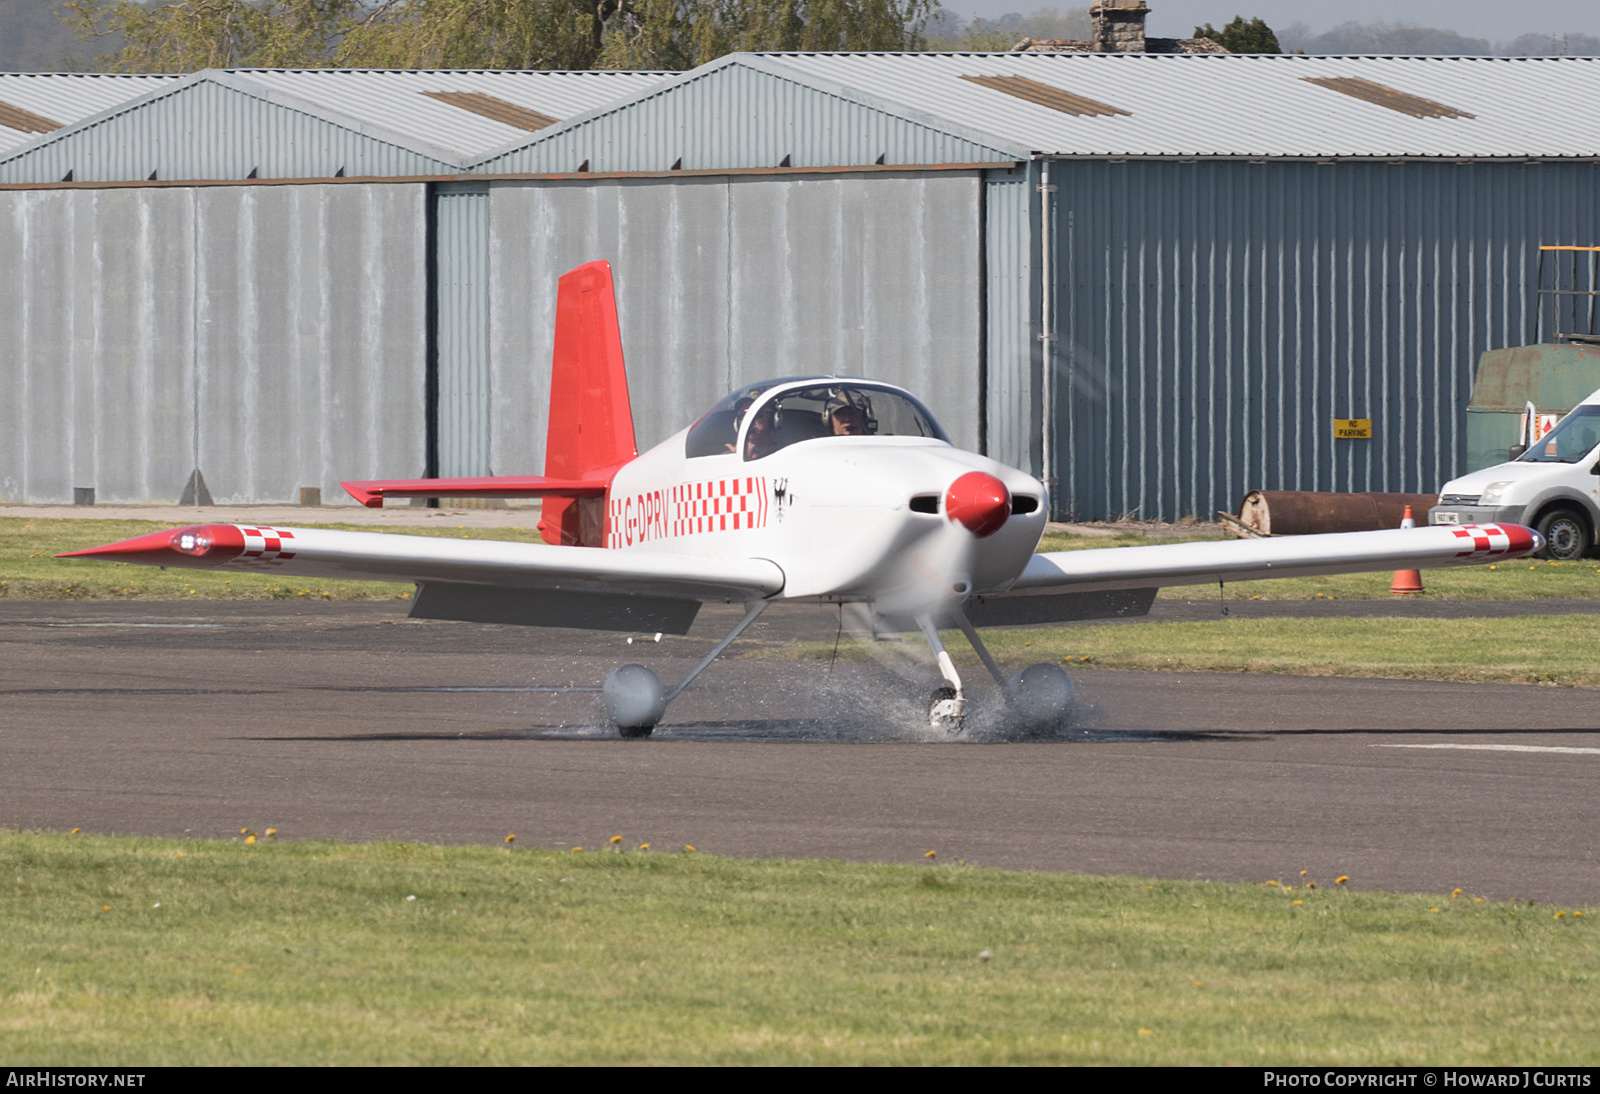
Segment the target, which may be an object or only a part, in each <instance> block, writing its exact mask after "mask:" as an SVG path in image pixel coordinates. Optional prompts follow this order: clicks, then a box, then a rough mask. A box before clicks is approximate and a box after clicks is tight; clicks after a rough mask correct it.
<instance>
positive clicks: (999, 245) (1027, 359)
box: [984, 168, 1083, 504]
mask: <svg viewBox="0 0 1600 1094" xmlns="http://www.w3.org/2000/svg"><path fill="white" fill-rule="evenodd" d="M1032 186H1033V182H1032V174H1031V172H1030V170H1029V169H1026V168H1024V169H1019V170H1013V171H990V172H989V173H988V175H987V176H986V178H985V181H984V210H985V212H984V217H985V224H984V250H985V254H984V276H985V278H986V280H987V285H986V290H987V291H986V298H987V302H988V316H987V320H986V323H985V328H986V335H985V336H986V339H987V343H988V344H987V347H986V359H987V366H988V391H987V392H985V396H986V398H985V402H986V404H987V413H988V419H989V420H988V422H987V423H986V435H987V437H988V441H989V455H990V456H992V457H993V458H994V459H997V460H999V461H1000V462H1001V463H1004V464H1009V465H1010V466H1012V467H1020V468H1022V469H1024V470H1027V471H1030V472H1033V473H1038V472H1039V423H1040V417H1039V406H1038V397H1037V392H1038V389H1039V385H1038V379H1037V376H1038V371H1039V368H1040V365H1041V361H1042V356H1041V353H1040V342H1039V338H1038V334H1039V316H1038V298H1039V283H1038V279H1039V274H1038V256H1037V254H1036V253H1035V251H1036V245H1037V241H1038V238H1039V232H1038V228H1037V216H1036V213H1035V208H1036V206H1035V205H1034V201H1033V197H1034V191H1033V189H1032ZM1066 348H1067V347H1063V349H1064V350H1065V349H1066ZM1075 349H1076V352H1074V353H1071V354H1064V356H1066V365H1067V370H1068V371H1067V373H1066V375H1067V377H1068V378H1069V381H1070V378H1071V377H1072V376H1073V373H1072V371H1071V369H1072V367H1073V362H1074V361H1076V360H1079V359H1081V358H1082V356H1083V354H1082V352H1081V347H1076V348H1075ZM1056 500H1057V504H1061V503H1062V499H1056Z"/></svg>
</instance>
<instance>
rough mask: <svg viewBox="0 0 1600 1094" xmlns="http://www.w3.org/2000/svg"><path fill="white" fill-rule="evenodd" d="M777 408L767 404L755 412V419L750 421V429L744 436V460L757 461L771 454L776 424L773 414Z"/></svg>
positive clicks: (775, 436) (775, 434)
mask: <svg viewBox="0 0 1600 1094" xmlns="http://www.w3.org/2000/svg"><path fill="white" fill-rule="evenodd" d="M776 410H777V406H776V404H774V403H767V404H766V405H765V406H763V407H762V408H761V409H760V410H758V411H756V413H755V417H753V418H751V419H750V428H749V429H748V430H746V431H745V435H744V458H745V459H747V460H759V459H760V458H761V457H762V456H767V455H770V454H771V453H772V450H773V446H774V443H775V442H776V441H777V432H778V431H777V422H776V420H775V417H776V415H775V412H776Z"/></svg>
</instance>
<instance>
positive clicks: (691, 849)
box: [683, 843, 694, 854]
mask: <svg viewBox="0 0 1600 1094" xmlns="http://www.w3.org/2000/svg"><path fill="white" fill-rule="evenodd" d="M683 849H684V850H685V851H688V852H690V853H691V854H692V853H693V852H694V844H692V843H686V844H684V845H683Z"/></svg>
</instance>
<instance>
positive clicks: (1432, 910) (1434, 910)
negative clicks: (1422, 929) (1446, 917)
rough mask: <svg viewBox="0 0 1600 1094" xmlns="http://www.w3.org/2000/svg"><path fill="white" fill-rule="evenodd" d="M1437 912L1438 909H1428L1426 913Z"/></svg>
mask: <svg viewBox="0 0 1600 1094" xmlns="http://www.w3.org/2000/svg"><path fill="white" fill-rule="evenodd" d="M1438 910H1439V909H1437V908H1429V909H1428V911H1430V912H1437V911H1438Z"/></svg>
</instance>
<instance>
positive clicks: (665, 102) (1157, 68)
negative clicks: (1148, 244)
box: [480, 53, 1600, 170]
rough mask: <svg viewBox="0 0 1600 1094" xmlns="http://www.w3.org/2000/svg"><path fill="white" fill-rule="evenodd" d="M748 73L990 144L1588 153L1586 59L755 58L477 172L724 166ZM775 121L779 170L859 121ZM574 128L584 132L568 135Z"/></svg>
mask: <svg viewBox="0 0 1600 1094" xmlns="http://www.w3.org/2000/svg"><path fill="white" fill-rule="evenodd" d="M758 75H759V76H760V77H764V78H765V80H766V81H767V82H768V83H769V84H772V85H777V84H787V85H790V86H791V87H804V88H806V89H808V92H809V97H810V98H811V99H813V100H815V101H816V103H817V104H820V103H823V102H826V103H828V104H829V107H828V109H829V110H830V111H834V112H836V111H837V110H838V109H839V104H841V103H849V104H852V105H853V106H854V107H856V108H864V109H865V111H866V112H867V113H869V114H870V113H874V112H876V113H879V114H892V115H895V116H897V117H899V118H902V119H906V120H908V121H915V122H916V123H918V125H920V126H921V127H923V128H926V129H929V130H933V131H938V132H942V133H946V134H952V135H955V134H959V135H960V136H961V137H962V138H963V139H964V140H966V141H968V142H970V143H972V144H973V145H975V146H984V147H988V148H991V149H993V150H994V151H995V153H996V154H999V153H1000V152H1004V151H1007V150H1010V151H1011V152H1012V153H1013V154H1014V153H1015V152H1016V151H1017V150H1024V151H1025V152H1031V153H1035V154H1044V155H1052V156H1089V157H1097V158H1103V157H1122V156H1130V157H1131V156H1160V157H1202V156H1228V157H1312V158H1331V157H1338V158H1343V157H1370V158H1380V159H1390V158H1413V157H1427V158H1432V157H1444V158H1452V159H1454V158H1473V159H1478V158H1496V157H1506V158H1528V157H1532V158H1570V157H1584V158H1591V157H1600V58H1589V57H1560V58H1492V57H1306V56H1294V55H1291V56H1248V55H1206V54H1202V55H1194V56H1183V55H1155V54H1142V55H1141V54H1097V53H765V54H734V55H732V56H729V57H725V58H722V59H721V60H719V61H715V62H712V63H711V64H709V65H703V66H701V67H700V68H698V69H695V70H693V71H692V72H687V73H683V74H681V75H679V76H677V77H675V78H673V79H671V80H667V81H664V82H662V83H660V84H657V85H655V86H653V87H650V88H648V89H646V90H644V91H641V92H638V93H635V94H634V95H633V96H631V97H630V98H629V99H625V100H623V101H620V102H616V103H610V104H607V105H605V106H603V107H601V108H599V109H597V110H594V111H591V112H590V113H589V114H586V115H581V116H579V117H576V118H573V119H571V120H570V121H568V122H566V123H565V124H564V125H562V126H557V127H551V128H550V129H549V130H546V131H543V132H540V133H539V134H538V135H537V136H536V137H534V138H533V139H531V140H523V141H519V142H517V144H516V145H515V146H513V147H510V148H506V149H502V150H501V151H500V152H498V153H496V154H495V155H494V156H492V157H486V159H485V160H484V161H480V163H482V164H483V165H485V166H488V165H489V164H490V163H493V164H494V165H495V166H493V167H490V168H489V169H492V170H557V169H560V170H571V169H572V168H571V167H564V168H558V167H556V166H554V164H555V162H558V161H559V162H564V161H565V160H571V161H572V162H574V163H576V162H577V161H578V160H579V159H582V158H586V156H585V152H586V148H585V144H586V143H589V144H592V146H593V150H594V151H595V153H596V154H597V155H599V156H600V157H602V159H601V160H597V161H596V162H594V163H592V164H591V170H662V169H665V168H666V167H668V165H669V164H670V162H671V159H670V157H671V156H673V155H676V154H678V153H676V152H674V151H673V150H672V148H671V147H669V146H671V145H672V141H670V140H666V139H664V138H663V136H662V130H663V129H664V128H670V127H676V128H677V129H678V130H679V131H680V135H679V137H678V140H677V144H678V146H690V145H697V146H699V147H700V148H703V149H705V150H706V152H708V153H711V152H712V149H718V150H719V151H716V152H714V153H712V155H713V156H714V157H717V156H720V157H722V158H726V159H729V160H732V159H737V158H738V157H739V154H740V153H739V149H740V148H748V147H751V146H754V145H755V144H757V143H760V142H762V141H767V142H769V143H770V139H771V136H772V134H771V133H770V130H771V128H772V126H773V125H774V119H773V118H770V117H768V116H767V115H766V114H763V113H762V111H763V110H766V111H767V113H768V114H770V113H771V111H770V109H769V108H768V107H767V106H766V103H767V101H768V100H770V99H772V98H773V97H774V96H775V94H776V92H774V91H763V90H760V89H758V88H756V87H755V86H754V84H753V80H754V78H755V77H757V76H758ZM718 84H720V85H724V88H725V90H724V91H723V92H722V93H719V92H717V91H716V90H715V89H714V85H718ZM707 85H712V86H707ZM802 97H805V96H802ZM813 105H814V106H815V104H813ZM860 112H861V111H860V109H858V110H856V111H855V113H857V114H860ZM847 113H848V112H847ZM784 114H785V116H784V118H783V124H784V126H785V127H786V128H787V129H788V130H789V131H790V132H789V133H786V134H784V135H783V142H786V143H787V145H788V146H792V151H791V152H790V153H786V154H790V155H792V160H791V162H792V163H793V165H794V166H802V165H812V164H821V163H824V162H838V161H837V160H836V159H835V160H832V161H830V160H829V159H828V157H830V156H835V157H836V156H837V155H838V153H839V152H840V151H841V149H842V147H843V146H844V145H845V144H847V143H848V139H847V132H846V131H848V130H849V129H850V127H851V126H852V125H856V124H864V122H863V120H862V119H861V118H857V119H856V121H851V120H850V119H849V118H847V117H845V116H843V115H838V114H836V113H828V114H822V113H819V112H818V110H817V109H814V108H807V107H802V106H799V105H798V102H797V103H795V104H794V105H791V106H789V107H787V108H785V111H784ZM627 115H638V116H637V117H632V118H629V117H627ZM822 118H826V119H828V124H822V123H821V122H820V121H819V122H818V123H816V124H812V125H811V127H810V131H809V132H804V131H802V130H805V128H806V126H807V122H808V120H809V119H822ZM841 124H843V126H844V129H843V130H841V128H840V125H841ZM585 130H589V131H592V132H593V137H592V140H589V141H587V142H586V140H585V137H584V131H585ZM627 133H631V134H638V135H647V136H648V138H649V140H650V141H651V142H652V143H653V144H654V145H655V155H656V158H658V159H665V160H666V162H662V163H659V164H656V163H648V164H647V163H645V162H642V161H640V160H639V157H638V155H637V154H635V156H634V161H633V162H630V163H628V164H627V165H626V166H624V165H621V164H618V165H616V166H612V165H610V164H609V162H608V161H606V160H605V157H608V156H615V155H617V154H618V153H617V149H618V147H619V146H618V145H617V140H618V138H619V136H621V135H622V134H627ZM635 139H636V141H637V140H639V138H637V137H636V138H635ZM780 143H782V142H780ZM880 143H882V138H881V137H880ZM557 145H565V146H567V147H566V148H565V150H564V152H563V155H561V156H557V157H550V156H543V155H539V154H536V149H538V148H539V147H540V146H557ZM926 148H927V142H926V141H922V142H921V143H920V144H919V145H918V146H917V147H915V148H912V147H909V146H908V147H900V148H896V147H893V146H890V147H885V148H883V149H882V151H881V154H883V155H885V162H886V163H889V164H894V163H918V162H929V161H928V160H926V159H919V158H918V156H919V155H923V154H925V152H926ZM864 151H865V149H852V152H853V153H854V154H856V155H860V154H862V152H864ZM873 154H874V155H877V154H880V153H877V152H875V153H873ZM969 158H973V159H981V158H986V157H984V156H970V157H969ZM545 160H549V161H550V163H549V164H548V165H547V164H546V163H545V162H543V161H545ZM773 162H776V161H773ZM851 162H867V163H870V162H872V160H871V159H867V160H860V159H857V160H853V161H851ZM716 166H734V164H733V163H731V162H730V163H726V164H724V163H713V162H706V161H704V160H703V159H702V160H695V159H694V158H693V157H692V156H690V155H685V158H684V162H683V168H684V169H690V168H698V167H716Z"/></svg>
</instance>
